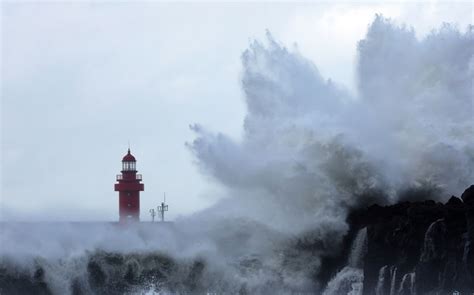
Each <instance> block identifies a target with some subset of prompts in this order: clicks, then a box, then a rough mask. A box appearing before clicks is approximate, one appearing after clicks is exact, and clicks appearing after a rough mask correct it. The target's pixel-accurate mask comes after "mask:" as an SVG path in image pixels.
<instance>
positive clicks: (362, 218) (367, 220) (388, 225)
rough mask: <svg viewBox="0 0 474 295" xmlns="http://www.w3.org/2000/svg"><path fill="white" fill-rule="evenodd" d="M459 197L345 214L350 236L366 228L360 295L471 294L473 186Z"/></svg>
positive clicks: (473, 276) (473, 277) (473, 278)
mask: <svg viewBox="0 0 474 295" xmlns="http://www.w3.org/2000/svg"><path fill="white" fill-rule="evenodd" d="M461 199H462V200H461ZM461 199H459V198H457V197H455V196H453V197H451V198H450V199H449V201H448V202H447V203H446V204H442V203H437V202H434V201H419V202H402V203H399V204H395V205H391V206H384V207H382V206H378V205H372V206H370V207H368V208H365V209H362V210H357V211H355V212H353V213H352V214H350V216H349V218H348V222H349V224H350V226H351V231H352V232H353V231H354V230H358V229H361V228H363V227H366V228H367V254H366V256H365V258H364V287H363V294H367V295H372V294H374V295H375V294H376V295H381V294H452V293H453V292H454V291H459V292H461V293H462V294H464V293H468V292H470V293H468V294H471V293H472V292H474V243H473V242H474V241H473V237H474V232H473V231H474V186H471V187H470V188H468V189H467V190H466V191H465V192H464V193H463V194H462V196H461ZM340 267H341V266H340Z"/></svg>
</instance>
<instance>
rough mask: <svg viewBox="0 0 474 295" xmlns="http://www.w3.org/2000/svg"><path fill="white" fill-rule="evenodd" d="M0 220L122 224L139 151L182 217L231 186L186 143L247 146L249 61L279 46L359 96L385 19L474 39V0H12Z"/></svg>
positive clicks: (152, 179) (151, 199)
mask: <svg viewBox="0 0 474 295" xmlns="http://www.w3.org/2000/svg"><path fill="white" fill-rule="evenodd" d="M1 8H2V13H1V17H2V19H1V26H2V33H1V44H2V46H1V62H2V64H1V80H2V92H1V95H2V98H1V100H2V104H1V131H2V134H1V135H2V148H1V149H2V153H1V155H2V159H1V166H2V171H1V172H2V176H1V180H2V183H1V187H2V191H1V209H2V210H1V213H2V216H1V217H2V219H8V220H29V219H33V220H45V219H48V220H116V219H117V218H118V195H117V193H116V192H114V191H113V184H114V180H115V174H117V173H119V170H120V161H121V158H122V156H123V155H124V154H125V152H126V149H127V142H128V141H130V144H131V149H132V153H133V154H134V155H135V156H136V158H137V160H138V163H137V166H138V170H139V173H142V174H143V179H144V183H145V192H143V193H142V196H141V207H142V208H141V214H142V220H148V219H149V216H148V209H149V208H152V207H156V205H157V204H158V203H159V202H160V201H161V198H162V194H163V192H164V191H166V193H167V196H168V198H167V200H168V201H169V204H170V212H169V216H170V218H176V217H177V216H179V215H185V214H190V213H192V212H195V211H196V210H199V209H202V208H206V207H208V206H210V205H211V204H212V203H214V202H215V201H216V200H217V199H218V198H220V197H221V196H222V195H223V193H224V190H225V188H222V187H219V186H218V185H217V184H216V183H214V182H213V181H212V180H211V179H210V178H208V177H206V176H204V175H202V174H201V173H200V172H199V169H198V168H197V167H196V165H195V163H194V159H193V156H192V154H191V153H190V152H189V151H188V150H187V148H186V146H185V142H190V141H192V140H193V138H194V134H193V133H192V132H191V131H190V130H189V124H194V123H199V124H201V125H203V126H206V127H207V128H208V129H210V130H213V131H219V132H223V133H226V134H229V135H231V136H233V137H234V138H235V139H236V140H238V139H239V137H240V135H241V132H242V124H243V119H244V116H245V105H244V102H243V98H242V91H241V89H240V77H241V72H240V71H241V64H240V56H241V54H242V52H243V51H244V50H245V49H246V48H247V47H248V44H249V41H250V40H252V39H263V37H264V35H265V31H266V30H267V29H268V30H269V31H270V32H271V33H272V35H273V36H274V38H275V39H276V40H277V41H278V42H281V43H282V44H285V45H286V46H288V47H292V46H293V44H294V43H297V46H298V49H299V50H300V51H301V53H302V54H303V55H304V56H306V57H308V58H309V59H311V60H312V61H313V62H314V63H315V64H316V65H317V66H318V68H319V69H320V71H321V74H322V75H323V76H324V77H325V78H331V79H333V80H335V81H337V82H338V83H341V84H343V85H344V86H345V87H347V88H348V89H349V91H352V92H354V91H355V81H354V77H353V73H354V59H355V54H356V46H357V41H358V40H360V39H361V38H363V36H364V35H365V33H366V30H367V26H368V25H369V23H371V22H372V20H373V18H374V15H375V14H376V13H382V14H383V15H384V16H385V17H390V18H393V19H394V20H395V21H396V22H397V23H406V24H407V25H408V26H413V27H414V28H415V29H416V33H417V35H418V36H420V37H421V36H423V35H425V34H427V33H428V32H429V31H430V30H431V29H432V28H434V27H438V26H439V25H440V24H441V23H443V22H454V23H457V24H458V25H459V27H460V28H461V29H464V28H465V26H467V25H468V24H469V23H471V22H472V4H471V3H469V2H464V3H462V2H458V3H456V4H450V3H448V2H444V3H439V2H424V3H415V4H409V3H406V2H399V3H398V2H390V3H370V2H365V3H364V4H361V3H347V2H345V3H331V4H330V3H319V2H314V3H306V4H292V3H268V2H262V3H222V4H219V3H158V2H140V3H136V2H121V3H118V2H116V3H112V2H100V3H94V4H92V3H87V2H81V1H75V2H71V1H70V2H67V1H65V2H49V3H46V2H17V1H6V2H5V1H4V2H2V6H1Z"/></svg>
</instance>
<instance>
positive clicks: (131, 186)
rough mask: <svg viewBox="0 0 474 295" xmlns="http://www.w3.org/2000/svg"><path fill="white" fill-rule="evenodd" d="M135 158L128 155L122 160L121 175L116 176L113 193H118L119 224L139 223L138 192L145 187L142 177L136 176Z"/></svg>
mask: <svg viewBox="0 0 474 295" xmlns="http://www.w3.org/2000/svg"><path fill="white" fill-rule="evenodd" d="M136 163H137V161H136V160H135V157H134V156H133V155H132V154H131V153H130V149H128V153H127V154H126V155H125V156H124V157H123V159H122V171H121V172H122V174H118V175H117V182H118V183H116V184H115V191H116V192H119V216H120V219H119V221H120V223H125V222H129V221H140V192H141V191H144V189H145V187H144V184H143V183H140V181H141V180H142V175H141V174H137V169H136Z"/></svg>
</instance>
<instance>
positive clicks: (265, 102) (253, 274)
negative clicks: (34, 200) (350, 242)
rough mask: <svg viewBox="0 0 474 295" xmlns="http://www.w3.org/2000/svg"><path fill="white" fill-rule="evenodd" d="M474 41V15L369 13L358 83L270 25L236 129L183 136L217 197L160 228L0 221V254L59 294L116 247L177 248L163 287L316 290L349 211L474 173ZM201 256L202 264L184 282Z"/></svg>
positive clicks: (252, 49)
mask: <svg viewBox="0 0 474 295" xmlns="http://www.w3.org/2000/svg"><path fill="white" fill-rule="evenodd" d="M473 41H474V35H473V29H472V26H471V27H469V28H466V29H465V30H460V29H458V28H456V27H455V26H453V25H449V24H446V25H443V26H442V27H440V28H438V29H435V30H434V31H433V32H432V33H431V34H429V35H428V36H426V37H424V38H423V39H417V38H416V36H415V32H414V30H413V29H412V28H409V27H405V26H398V25H395V24H393V23H392V22H391V21H390V20H387V19H385V18H383V17H382V16H376V17H375V20H374V21H373V23H372V24H371V25H370V26H369V28H368V32H367V35H366V37H365V38H364V39H363V40H361V41H360V42H359V44H358V52H357V56H358V63H357V67H356V68H357V74H356V79H357V85H358V86H357V93H356V94H352V93H350V92H349V91H347V90H346V89H345V88H344V86H343V85H340V84H338V83H337V81H333V80H331V79H330V78H329V77H323V76H322V75H321V73H320V72H319V71H318V68H317V66H316V65H315V63H316V64H317V60H316V61H314V63H313V61H310V60H308V59H306V58H305V57H304V56H302V55H301V53H299V51H298V49H297V48H292V49H288V48H286V47H285V46H283V45H282V44H280V43H279V42H278V41H277V40H275V39H274V38H273V37H272V35H271V34H270V33H269V32H268V34H267V40H264V41H253V42H252V43H251V44H250V46H249V48H248V49H247V50H245V51H244V53H243V54H242V65H243V71H242V90H243V94H244V97H245V101H246V106H247V115H246V117H245V121H244V126H243V128H244V132H243V138H242V139H241V140H238V141H236V140H234V139H232V138H230V137H229V136H226V135H225V134H221V133H213V132H211V131H209V130H208V129H206V127H203V126H200V125H197V124H196V125H192V126H191V128H192V129H193V130H194V131H195V132H196V134H197V138H196V139H195V140H194V141H193V142H191V143H188V144H187V146H188V148H189V149H190V150H191V152H192V153H193V154H194V155H195V157H196V160H197V163H198V165H199V166H200V168H201V169H202V171H203V173H205V174H206V175H208V176H210V177H211V178H212V179H213V180H214V181H216V182H218V183H220V184H221V185H222V186H223V187H224V188H225V189H226V196H225V197H224V198H223V199H222V200H221V201H219V202H218V203H217V204H216V205H215V206H213V207H211V208H209V209H206V210H204V211H202V212H199V213H196V214H194V215H192V216H188V217H186V218H182V219H180V220H177V221H176V222H175V224H174V225H173V226H172V227H169V228H168V227H162V228H160V229H159V230H158V229H157V228H156V227H152V226H139V227H137V228H134V227H130V228H127V229H124V228H120V227H117V226H114V225H106V224H97V225H93V226H83V225H78V224H63V225H54V226H51V225H48V224H41V225H35V226H29V225H25V224H10V225H8V224H4V225H3V226H2V229H1V231H2V247H0V248H1V249H0V251H1V253H0V254H1V255H2V257H3V259H2V265H3V267H5V266H8V268H13V267H14V266H15V267H16V266H18V267H19V269H26V270H27V272H32V271H33V270H34V269H35V267H36V266H37V265H41V266H42V267H43V268H44V269H45V274H44V276H45V280H46V281H47V282H48V283H49V284H50V285H51V286H52V289H53V291H54V292H55V294H67V293H68V292H72V291H71V284H72V282H73V281H75V282H79V283H78V284H83V286H82V287H81V288H83V289H84V290H92V289H91V288H93V286H91V285H90V283H83V282H85V281H87V276H88V275H87V270H88V269H89V270H90V268H91V267H90V263H89V262H88V259H91V257H92V258H93V259H96V260H95V261H98V262H97V263H98V264H99V265H102V266H101V267H102V268H101V269H102V271H103V272H105V273H106V277H112V276H113V275H115V274H117V273H120V274H122V272H126V269H125V270H124V269H119V267H118V266H116V268H113V267H109V266H110V265H109V266H107V265H105V264H103V263H104V262H103V261H107V259H105V260H104V259H102V258H100V257H98V258H97V255H99V256H100V255H101V254H100V253H101V252H114V253H120V255H122V256H121V257H122V258H121V259H122V260H125V261H127V263H128V261H132V262H130V263H131V264H130V263H128V264H127V263H126V264H125V265H135V264H137V265H138V266H137V268H136V272H141V273H144V272H145V271H146V270H147V266H145V264H144V263H145V261H147V260H153V261H154V260H156V259H157V258H156V257H157V255H158V256H160V255H164V256H166V257H169V258H170V259H173V261H174V263H176V267H175V268H172V270H169V273H168V274H169V277H167V279H168V281H167V282H169V284H168V285H163V286H161V287H160V286H156V285H153V286H152V284H151V285H147V286H146V288H145V287H143V290H155V291H159V290H163V291H167V290H170V288H171V287H170V286H174V287H173V288H174V289H173V290H174V291H175V292H187V291H189V290H191V289H192V286H194V287H195V288H198V290H209V291H214V292H225V293H237V292H241V291H242V290H244V291H245V292H249V293H251V294H252V293H253V294H255V293H269V294H270V293H272V294H275V290H279V292H281V293H284V294H288V293H294V292H315V291H321V290H323V289H324V287H325V286H320V285H319V284H318V282H317V281H316V280H315V277H316V275H317V273H318V272H319V268H320V263H321V261H320V257H321V256H322V255H328V254H331V253H335V252H337V251H339V250H340V249H339V247H340V246H341V241H342V239H343V237H344V235H345V234H346V233H347V230H348V225H347V224H346V220H345V219H346V216H347V213H348V212H349V211H350V210H352V209H354V208H358V207H362V206H365V205H369V204H371V203H379V204H389V203H394V202H397V201H399V200H405V199H406V198H407V196H410V197H412V198H413V196H415V197H416V196H417V193H416V192H420V194H419V195H420V196H423V197H426V196H427V195H429V196H430V197H431V198H434V199H441V198H444V197H448V196H450V195H451V194H455V195H459V194H460V193H461V192H462V191H463V190H464V189H465V188H466V187H467V186H468V185H469V184H471V183H472V180H473V179H474V171H473V169H474V118H473V113H474V108H473V91H472V90H473V89H472V79H473V74H474V59H473V53H474V42H473ZM321 46H324V40H321ZM183 181H184V182H185V181H186V180H183ZM305 243H306V244H311V245H317V247H316V248H314V247H313V248H311V249H305V248H304V247H300V246H301V245H302V244H305ZM97 253H99V254H97ZM133 255H138V256H133ZM140 255H141V256H140ZM160 257H161V256H160ZM133 261H135V262H136V263H135V262H133ZM196 261H203V262H202V263H203V265H204V266H203V268H204V270H201V271H200V272H199V273H200V275H199V277H198V278H197V279H193V280H192V281H193V282H195V281H196V282H198V283H197V284H198V285H192V284H191V285H188V283H185V282H187V280H188V279H189V277H190V276H191V274H193V273H194V272H193V269H195V268H193V267H194V266H195V265H196V264H195V263H196ZM101 263H102V264H101ZM198 265H199V263H198ZM127 267H128V266H127ZM127 269H128V268H127ZM132 269H133V267H132ZM198 269H199V267H198ZM81 282H82V283H81ZM170 282H172V283H170ZM170 284H171V285H170ZM173 284H174V285H173ZM180 284H181V285H180ZM193 284H194V283H193ZM176 286H180V287H176ZM196 286H197V287H196ZM199 288H200V289H199ZM129 291H130V292H132V291H133V292H139V291H141V290H129Z"/></svg>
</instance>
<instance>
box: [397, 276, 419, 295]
mask: <svg viewBox="0 0 474 295" xmlns="http://www.w3.org/2000/svg"><path fill="white" fill-rule="evenodd" d="M414 286H415V273H414V272H411V273H406V274H405V275H403V278H402V282H401V283H400V288H399V289H398V295H414V294H415V289H414Z"/></svg>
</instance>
